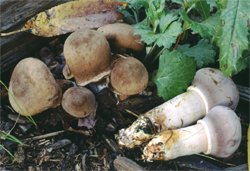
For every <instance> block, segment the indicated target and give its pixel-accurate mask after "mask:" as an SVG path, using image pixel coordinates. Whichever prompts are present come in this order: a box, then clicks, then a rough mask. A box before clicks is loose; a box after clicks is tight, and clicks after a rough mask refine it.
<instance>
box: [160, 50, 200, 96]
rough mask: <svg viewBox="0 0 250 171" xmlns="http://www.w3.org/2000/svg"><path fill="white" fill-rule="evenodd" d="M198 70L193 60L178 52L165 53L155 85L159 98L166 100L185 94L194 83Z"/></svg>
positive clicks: (161, 57) (162, 56) (161, 58)
mask: <svg viewBox="0 0 250 171" xmlns="http://www.w3.org/2000/svg"><path fill="white" fill-rule="evenodd" d="M195 70H196V64H195V61H194V59H193V58H189V57H186V56H185V55H183V54H182V53H180V52H178V51H172V52H169V51H164V52H163V54H162V55H161V56H160V61H159V69H158V71H157V75H156V79H155V83H156V86H157V93H158V96H160V97H163V99H164V100H168V99H170V98H173V97H174V96H176V95H178V94H180V93H182V92H184V91H185V90H186V89H187V87H188V86H189V85H190V83H191V82H192V80H193V78H194V75H195Z"/></svg>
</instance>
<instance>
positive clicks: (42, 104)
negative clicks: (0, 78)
mask: <svg viewBox="0 0 250 171" xmlns="http://www.w3.org/2000/svg"><path fill="white" fill-rule="evenodd" d="M61 94H62V93H61V89H60V87H59V85H58V84H57V83H56V80H55V79H54V77H53V75H52V73H51V72H50V70H49V68H48V67H47V66H46V65H45V64H44V63H43V62H42V61H40V60H39V59H36V58H32V57H29V58H25V59H23V60H21V61H20V62H19V63H18V64H17V65H16V66H15V69H14V71H13V73H12V75H11V79H10V84H9V101H10V104H11V106H12V107H13V109H14V110H15V111H16V112H18V113H20V114H21V115H24V116H33V115H35V114H38V113H40V112H43V111H45V110H46V109H48V108H54V107H57V106H59V105H60V101H61V96H62V95H61Z"/></svg>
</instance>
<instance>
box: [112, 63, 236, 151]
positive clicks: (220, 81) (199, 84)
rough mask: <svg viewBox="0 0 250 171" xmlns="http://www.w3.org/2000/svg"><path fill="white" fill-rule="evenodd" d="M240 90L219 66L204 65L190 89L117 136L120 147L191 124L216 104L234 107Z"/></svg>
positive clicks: (134, 144) (142, 117) (129, 145)
mask: <svg viewBox="0 0 250 171" xmlns="http://www.w3.org/2000/svg"><path fill="white" fill-rule="evenodd" d="M238 101H239V92H238V90H237V87H236V85H235V84H234V82H233V81H232V80H231V79H230V78H229V77H226V76H224V75H223V73H222V72H221V71H220V70H218V69H213V68H203V69H200V70H198V71H197V72H196V75H195V77H194V80H193V82H192V85H191V86H190V87H189V88H188V89H187V92H185V93H183V94H180V95H178V96H176V97H174V98H173V99H171V100H169V101H167V102H165V103H163V104H162V105H160V106H158V107H156V108H154V109H152V110H150V111H148V112H146V113H145V114H144V115H142V116H140V117H139V118H138V119H137V120H136V121H135V122H134V123H132V125H131V126H130V127H128V128H127V129H121V130H120V131H119V135H118V136H117V139H118V142H119V144H120V145H121V146H125V147H128V148H133V147H135V146H137V145H141V144H142V143H144V142H147V141H148V140H150V139H151V138H152V137H153V136H154V135H155V134H156V133H157V132H160V131H163V130H166V129H175V128H180V127H184V126H187V125H190V124H192V123H194V122H196V121H197V120H198V119H200V118H202V117H204V116H205V115H206V113H208V111H209V110H210V109H211V108H213V107H214V106H218V105H221V106H228V107H230V108H231V109H235V108H236V106H237V104H238Z"/></svg>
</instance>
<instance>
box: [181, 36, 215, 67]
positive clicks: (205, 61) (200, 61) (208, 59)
mask: <svg viewBox="0 0 250 171" xmlns="http://www.w3.org/2000/svg"><path fill="white" fill-rule="evenodd" d="M177 50H178V51H180V52H181V53H183V54H184V55H186V56H189V57H193V58H194V59H195V61H196V64H197V67H198V68H202V67H205V66H207V65H209V64H212V63H214V62H215V55H216V53H215V50H214V48H213V45H212V44H210V43H208V41H206V40H204V39H201V40H200V41H199V42H198V44H197V45H195V46H192V47H190V45H189V44H184V45H179V46H178V48H177Z"/></svg>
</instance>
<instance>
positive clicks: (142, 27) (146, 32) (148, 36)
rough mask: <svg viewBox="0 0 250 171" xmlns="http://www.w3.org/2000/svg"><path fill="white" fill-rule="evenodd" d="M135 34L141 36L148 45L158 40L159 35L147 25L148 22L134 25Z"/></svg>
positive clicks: (144, 21)
mask: <svg viewBox="0 0 250 171" xmlns="http://www.w3.org/2000/svg"><path fill="white" fill-rule="evenodd" d="M134 34H135V35H139V36H140V37H141V40H142V41H143V42H145V43H146V44H147V45H151V44H152V43H154V42H155V41H156V40H157V35H156V34H155V33H154V32H153V31H152V30H151V28H150V27H149V26H148V25H147V21H146V20H143V21H142V22H140V23H138V24H136V25H134Z"/></svg>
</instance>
